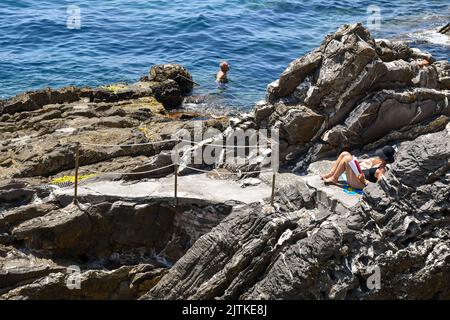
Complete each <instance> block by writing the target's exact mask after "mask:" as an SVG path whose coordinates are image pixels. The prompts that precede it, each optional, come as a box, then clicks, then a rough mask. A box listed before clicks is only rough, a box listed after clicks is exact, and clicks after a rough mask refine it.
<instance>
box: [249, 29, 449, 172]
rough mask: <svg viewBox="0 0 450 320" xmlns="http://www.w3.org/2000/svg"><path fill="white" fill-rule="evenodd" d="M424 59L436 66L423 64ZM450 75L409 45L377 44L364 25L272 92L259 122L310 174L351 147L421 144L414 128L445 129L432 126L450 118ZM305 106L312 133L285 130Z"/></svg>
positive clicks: (286, 156)
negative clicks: (272, 131) (309, 168)
mask: <svg viewBox="0 0 450 320" xmlns="http://www.w3.org/2000/svg"><path fill="white" fill-rule="evenodd" d="M420 59H426V60H427V61H428V62H429V64H428V65H421V62H420V61H419V60H420ZM447 69H448V66H447V62H435V59H434V58H433V57H432V56H431V55H430V54H428V53H426V52H422V51H420V50H417V49H414V48H409V47H408V46H407V45H406V44H404V43H401V42H392V41H388V40H377V41H375V40H374V39H372V37H371V36H370V34H369V32H368V31H367V30H366V29H364V27H363V26H362V25H361V24H354V25H344V26H343V27H341V28H339V29H338V30H337V31H336V32H335V33H334V34H332V35H329V36H327V37H326V39H325V41H324V42H323V43H322V44H321V46H320V47H319V48H317V49H315V50H313V51H312V52H311V53H308V54H306V55H305V56H303V57H300V58H298V59H297V60H295V61H293V62H292V63H291V64H289V66H288V67H287V68H286V70H285V71H284V72H283V73H282V74H281V75H280V79H279V80H277V81H276V82H274V83H272V84H270V85H269V86H268V89H267V97H266V100H267V102H265V103H260V104H258V105H257V106H256V108H255V122H256V125H257V126H258V127H259V128H268V129H270V128H280V129H282V130H281V134H280V135H281V138H282V139H283V140H284V141H286V142H287V145H286V146H283V151H282V152H280V155H281V156H282V159H281V160H282V162H284V163H292V162H294V161H295V162H296V165H295V168H296V169H297V170H299V171H304V170H305V169H306V167H307V166H308V164H309V163H311V162H312V161H316V160H320V159H322V158H324V157H328V156H333V155H336V154H337V153H338V152H340V151H342V150H343V149H346V150H353V149H356V148H360V147H363V146H364V145H367V144H370V143H374V142H375V141H377V140H380V141H381V140H382V139H383V140H382V141H385V142H386V143H388V142H390V141H388V139H386V137H391V138H392V139H394V138H400V139H413V138H415V137H416V136H417V135H416V133H417V132H418V131H419V130H414V129H412V128H411V126H412V125H414V126H415V128H416V127H420V128H421V130H420V132H421V133H426V132H434V131H436V130H438V129H441V128H442V125H440V126H436V125H428V124H430V123H432V124H433V123H434V124H436V122H434V121H435V120H436V119H437V118H439V119H440V121H446V119H447V118H440V116H447V117H448V114H449V99H450V91H448V90H446V89H447V81H446V80H447V78H448V72H447V71H448V70H447ZM299 105H301V106H302V108H305V110H311V111H310V112H312V113H314V118H315V119H316V121H315V122H314V123H313V122H312V121H310V119H308V121H306V123H307V124H308V125H311V126H312V127H310V128H307V126H306V125H305V124H304V123H301V124H300V125H296V126H293V127H292V130H283V128H284V127H286V126H288V127H289V126H290V124H291V123H292V117H289V115H290V114H292V113H294V114H297V113H298V111H296V109H297V108H298V106H299ZM296 119H298V118H296ZM296 122H297V121H296ZM444 125H445V124H444ZM410 129H411V131H410V133H409V134H408V133H407V132H408V131H409V130H410ZM396 132H402V134H395V133H396ZM299 136H301V137H302V138H303V139H298V137H299ZM305 148H306V152H305ZM280 150H281V149H280Z"/></svg>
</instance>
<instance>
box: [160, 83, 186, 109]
mask: <svg viewBox="0 0 450 320" xmlns="http://www.w3.org/2000/svg"><path fill="white" fill-rule="evenodd" d="M155 98H156V100H158V101H159V102H161V103H162V104H163V106H164V107H165V108H166V109H174V108H178V107H180V106H181V104H182V103H183V96H182V93H181V90H180V87H179V85H178V83H177V82H176V81H175V80H172V79H168V80H164V81H163V82H161V83H160V85H159V86H158V87H157V88H155Z"/></svg>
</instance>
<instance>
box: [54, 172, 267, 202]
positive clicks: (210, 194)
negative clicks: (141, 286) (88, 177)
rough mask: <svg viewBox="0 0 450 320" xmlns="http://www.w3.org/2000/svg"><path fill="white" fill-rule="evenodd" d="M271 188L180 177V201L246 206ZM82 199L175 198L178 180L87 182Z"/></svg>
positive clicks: (64, 191)
mask: <svg viewBox="0 0 450 320" xmlns="http://www.w3.org/2000/svg"><path fill="white" fill-rule="evenodd" d="M54 194H55V195H56V196H67V195H72V194H73V188H65V189H58V190H55V191H54ZM270 194H271V187H270V186H268V185H266V184H264V183H260V184H259V185H256V186H247V187H245V188H242V187H240V186H239V184H238V183H237V182H236V181H232V180H219V179H214V178H210V177H209V176H208V175H207V174H206V173H203V174H192V175H186V176H179V177H178V197H179V198H188V199H202V200H207V201H212V202H218V203H220V202H225V201H228V200H235V201H239V202H243V203H253V202H258V201H259V200H261V199H263V198H267V197H270ZM78 195H79V196H80V197H83V196H88V195H104V196H116V197H126V198H144V197H149V198H151V197H154V198H171V197H173V196H174V177H173V176H169V177H164V178H160V179H152V180H148V181H142V182H136V183H130V182H123V181H120V180H119V181H109V180H106V181H105V180H102V181H95V180H94V181H92V182H89V181H85V182H83V183H82V184H81V185H80V186H79V188H78Z"/></svg>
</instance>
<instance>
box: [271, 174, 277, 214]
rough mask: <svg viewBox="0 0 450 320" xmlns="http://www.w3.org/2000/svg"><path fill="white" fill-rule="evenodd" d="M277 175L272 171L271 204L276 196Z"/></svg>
mask: <svg viewBox="0 0 450 320" xmlns="http://www.w3.org/2000/svg"><path fill="white" fill-rule="evenodd" d="M275 175H276V172H275V171H273V173H272V195H271V197H270V205H271V206H273V200H274V198H275Z"/></svg>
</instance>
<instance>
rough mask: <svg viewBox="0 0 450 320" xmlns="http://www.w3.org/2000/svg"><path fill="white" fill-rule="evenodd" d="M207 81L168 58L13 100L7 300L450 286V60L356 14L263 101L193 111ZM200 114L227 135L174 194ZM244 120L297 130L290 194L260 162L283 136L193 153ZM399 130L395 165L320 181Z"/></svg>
mask: <svg viewBox="0 0 450 320" xmlns="http://www.w3.org/2000/svg"><path fill="white" fill-rule="evenodd" d="M423 61H427V63H422V62H423ZM193 85H194V79H193V78H192V76H191V75H190V74H189V72H188V70H186V69H185V68H184V67H182V66H180V65H175V64H167V65H157V66H154V67H152V68H151V70H150V72H149V75H147V76H145V77H142V78H141V79H139V81H138V82H136V83H133V84H112V85H106V86H103V87H100V88H77V87H67V88H62V89H59V90H54V89H50V88H49V89H45V90H39V91H33V92H26V93H23V94H21V95H18V96H16V97H13V98H11V99H8V100H4V101H0V136H1V139H0V140H1V143H0V299H386V298H396V299H398V298H400V299H450V276H449V275H450V228H449V226H450V224H449V223H450V216H449V213H450V187H449V186H450V184H449V181H450V171H449V170H450V124H449V122H450V105H449V100H450V63H449V62H448V61H435V59H434V58H433V57H432V56H431V55H430V54H428V53H426V52H422V51H419V50H417V49H413V48H409V47H408V46H407V45H405V44H403V43H400V42H391V41H388V40H375V39H373V38H372V37H371V35H370V34H369V32H368V31H367V30H366V29H365V28H364V27H363V26H362V25H361V24H354V25H344V26H342V27H341V28H340V29H339V30H337V31H336V32H335V33H334V34H332V35H329V36H327V37H326V38H325V40H324V41H323V42H322V44H321V45H320V46H319V47H318V48H317V49H316V50H314V51H312V52H310V53H308V54H306V55H304V56H302V57H299V58H298V59H296V60H294V61H293V62H292V63H290V64H289V66H287V68H286V70H285V71H284V72H283V73H282V74H281V75H280V78H279V79H278V80H277V81H275V82H273V83H271V84H269V86H268V89H267V97H266V99H265V101H260V102H258V103H256V105H255V108H254V110H252V111H251V112H249V113H240V112H237V111H236V112H233V114H227V113H223V112H219V111H218V112H216V113H214V112H212V111H211V109H201V108H198V109H185V108H183V101H189V102H195V101H198V100H202V99H203V98H204V97H203V98H201V99H196V98H195V97H191V96H189V94H190V92H191V91H192V88H193ZM202 101H203V100H202ZM206 104H207V100H206ZM199 126H200V127H201V128H202V130H205V131H206V130H209V129H214V130H215V131H214V132H215V133H216V134H215V135H213V136H211V137H210V138H208V139H207V140H205V141H203V143H200V144H194V145H192V146H191V145H189V146H186V147H185V148H183V149H182V150H180V151H181V158H180V166H179V168H178V169H179V170H178V174H179V175H180V177H181V178H183V179H185V180H181V181H182V182H183V181H189V185H188V183H187V182H186V183H184V182H183V183H184V184H185V189H180V193H179V201H180V202H179V204H178V205H177V206H174V202H173V197H172V196H171V195H170V194H168V193H165V189H164V186H165V185H170V181H172V178H173V172H174V171H173V167H170V166H171V165H173V161H172V158H171V156H170V152H171V151H172V149H173V148H174V146H175V142H174V141H173V140H171V138H172V137H173V134H174V133H175V132H178V131H180V130H185V131H186V132H188V133H190V134H194V131H195V130H196V128H198V127H199ZM235 129H240V130H248V129H255V130H261V129H268V130H271V129H278V130H279V134H280V140H279V146H278V148H279V154H280V170H279V173H278V174H277V180H276V181H277V184H276V195H275V205H274V206H271V205H270V197H269V195H270V188H271V183H272V180H271V176H272V174H271V173H266V172H263V173H260V174H259V173H253V172H256V171H264V170H265V169H266V168H267V167H266V165H267V159H268V158H269V157H270V155H271V153H272V152H274V150H272V149H271V148H272V146H266V147H265V148H266V149H265V150H264V152H263V153H262V155H261V154H259V155H255V154H253V153H252V152H247V153H246V154H244V155H242V157H243V158H244V159H243V160H245V161H242V163H243V164H236V163H231V162H227V161H225V162H224V163H220V162H219V161H216V164H215V165H207V164H195V165H194V166H193V167H189V166H188V164H189V160H190V158H191V157H192V156H193V155H195V154H197V153H200V152H203V150H204V149H205V147H206V143H212V144H214V143H218V142H221V141H223V140H225V139H227V138H229V137H230V135H231V134H232V132H233V130H235ZM151 142H155V143H156V144H150V143H151ZM77 143H81V147H80V148H81V149H80V158H79V160H80V172H81V173H80V174H81V177H82V178H83V179H82V180H81V181H80V188H81V189H80V190H81V191H80V204H79V205H78V206H75V205H73V204H72V203H71V202H72V190H73V181H74V177H73V175H74V168H75V161H74V154H75V148H76V144H77ZM90 144H99V145H110V146H111V147H107V148H102V147H99V146H96V145H90ZM386 144H390V145H393V146H395V147H396V148H397V149H398V152H397V154H396V158H395V162H394V163H393V164H392V166H391V167H390V168H389V171H388V173H387V174H386V176H385V178H384V179H383V180H382V181H381V182H380V183H376V184H370V185H369V186H368V187H367V188H365V189H364V193H363V194H348V193H345V192H344V191H343V190H342V189H341V188H339V187H335V186H324V185H323V183H322V182H321V181H320V179H318V174H319V173H322V172H323V171H324V170H326V169H328V168H329V166H330V160H331V159H333V158H334V157H335V156H336V155H337V154H338V153H339V152H341V151H343V150H347V151H351V152H352V153H354V154H357V155H358V156H360V157H367V156H370V155H372V154H373V152H374V151H375V149H376V148H378V147H380V146H383V145H386ZM123 145H126V146H123ZM128 145H133V146H128ZM220 156H223V154H221V155H218V154H216V155H215V157H216V158H217V160H218V158H219V157H220ZM219 163H220V164H219ZM166 167H167V168H166ZM158 168H166V169H161V170H159V171H154V172H151V173H148V172H149V171H152V170H154V169H158ZM193 169H197V170H203V171H206V172H201V173H195V172H194V171H193ZM111 172H125V173H132V174H117V175H113V176H111V175H107V174H106V173H111ZM243 172H244V173H243ZM245 172H251V173H247V174H246V173H245ZM192 177H194V178H195V179H194V178H192ZM164 179H166V180H164ZM196 179H197V181H199V182H198V185H196V182H195V181H196ZM158 183H160V185H158V186H157V187H156V184H158ZM161 184H163V186H162V187H161ZM151 188H154V189H152V190H150V189H151ZM170 188H172V186H170V187H169V189H170ZM124 190H129V191H128V192H127V191H124ZM130 190H135V191H130ZM137 190H143V191H145V190H147V192H143V193H142V194H141V193H140V192H138V191H137ZM209 190H211V193H208V191H209ZM236 190H238V191H236ZM239 190H242V192H240V191H239ZM214 192H216V193H219V194H220V193H222V196H221V197H217V196H215V195H214ZM241 193H242V194H241ZM244 193H246V194H248V195H249V196H248V197H247V198H246V196H244V195H243V194H244ZM73 268H75V271H77V272H78V273H77V276H78V278H76V279H78V284H79V288H78V287H77V288H75V289H74V288H71V286H70V284H71V283H72V282H73V281H75V280H74V275H73V273H71V272H69V271H70V270H72V269H73ZM77 268H78V269H77ZM68 270H69V271H68ZM374 270H378V271H379V275H380V279H381V284H380V285H379V286H375V288H373V287H372V286H371V285H369V282H368V281H369V280H370V279H371V277H372V276H373V273H374Z"/></svg>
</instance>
